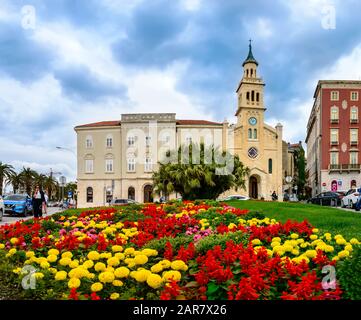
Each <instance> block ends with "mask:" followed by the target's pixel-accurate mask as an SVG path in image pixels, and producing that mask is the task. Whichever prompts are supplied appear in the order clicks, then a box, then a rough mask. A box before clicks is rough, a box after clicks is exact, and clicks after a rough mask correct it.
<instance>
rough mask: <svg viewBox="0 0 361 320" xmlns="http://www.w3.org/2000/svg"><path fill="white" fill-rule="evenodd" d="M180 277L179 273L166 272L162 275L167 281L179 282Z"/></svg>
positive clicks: (173, 271)
mask: <svg viewBox="0 0 361 320" xmlns="http://www.w3.org/2000/svg"><path fill="white" fill-rule="evenodd" d="M181 277H182V275H181V273H180V272H179V271H175V270H172V271H166V272H164V273H163V278H164V279H165V280H167V281H169V280H174V281H179V280H180V279H181Z"/></svg>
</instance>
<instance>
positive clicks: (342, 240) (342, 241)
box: [336, 238, 347, 245]
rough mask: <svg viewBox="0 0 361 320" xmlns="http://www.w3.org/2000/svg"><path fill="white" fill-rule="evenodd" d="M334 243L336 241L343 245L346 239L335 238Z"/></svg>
mask: <svg viewBox="0 0 361 320" xmlns="http://www.w3.org/2000/svg"><path fill="white" fill-rule="evenodd" d="M336 243H337V244H338V245H344V244H346V243H347V241H346V240H345V239H343V238H337V239H336Z"/></svg>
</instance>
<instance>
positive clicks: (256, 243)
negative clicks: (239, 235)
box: [252, 239, 262, 246]
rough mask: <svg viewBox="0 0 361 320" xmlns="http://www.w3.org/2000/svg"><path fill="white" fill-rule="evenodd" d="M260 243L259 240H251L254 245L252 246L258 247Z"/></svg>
mask: <svg viewBox="0 0 361 320" xmlns="http://www.w3.org/2000/svg"><path fill="white" fill-rule="evenodd" d="M261 243H262V242H261V240H259V239H254V240H252V244H253V245H254V246H258V245H260V244H261Z"/></svg>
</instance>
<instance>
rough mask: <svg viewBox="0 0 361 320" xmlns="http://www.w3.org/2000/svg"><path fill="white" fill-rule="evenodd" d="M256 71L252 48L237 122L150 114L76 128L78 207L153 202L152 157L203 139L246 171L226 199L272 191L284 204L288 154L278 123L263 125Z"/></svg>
mask: <svg viewBox="0 0 361 320" xmlns="http://www.w3.org/2000/svg"><path fill="white" fill-rule="evenodd" d="M257 67H258V62H257V61H256V59H255V58H254V56H253V53H252V46H251V44H250V45H249V53H248V56H247V58H246V60H245V61H244V62H243V76H242V79H241V81H240V83H239V85H238V86H237V90H236V93H237V110H236V113H235V116H236V117H237V122H236V123H235V124H231V125H230V124H229V123H228V122H227V121H224V122H211V121H207V120H179V119H177V118H176V115H175V114H170V113H169V114H165V113H148V114H123V115H121V119H119V120H114V121H102V122H96V123H90V124H85V125H80V126H77V127H75V131H76V133H77V163H78V171H77V172H78V173H77V177H78V207H95V206H103V205H105V204H106V203H107V202H108V201H110V200H112V199H114V198H130V199H134V200H136V201H138V202H149V201H153V200H157V198H156V197H155V195H153V194H152V172H153V171H155V170H157V167H158V163H157V157H156V155H157V154H158V153H159V152H160V150H161V148H163V149H164V147H165V146H166V147H167V148H168V147H171V148H173V149H174V150H175V149H176V148H178V147H179V146H180V145H182V144H190V143H200V142H205V141H208V143H211V144H214V145H216V146H218V147H220V148H222V149H224V150H225V149H227V150H229V151H230V152H231V153H234V154H237V155H239V157H240V160H241V161H242V162H243V163H244V165H245V166H247V167H248V168H249V169H250V174H249V176H248V177H247V182H246V190H238V191H235V190H229V191H228V192H227V193H225V194H224V195H227V194H242V195H247V196H249V197H250V198H253V199H265V200H271V194H272V192H273V191H275V192H276V194H277V195H278V199H279V200H280V201H282V194H283V190H282V185H283V182H284V175H285V174H284V168H286V166H287V164H286V163H285V161H284V160H283V159H285V158H286V159H287V157H283V155H284V154H283V153H285V152H287V150H286V149H285V148H284V145H285V143H283V141H282V125H281V124H278V125H277V126H276V127H275V128H274V127H272V126H270V125H267V124H266V123H265V122H264V119H265V111H266V108H265V106H264V86H265V84H264V82H263V81H262V78H260V77H259V75H258V70H257ZM154 124H156V126H154ZM152 128H153V129H152ZM170 143H171V144H170ZM286 145H287V144H286ZM178 196H179V195H178ZM175 197H177V195H172V196H171V197H170V198H175Z"/></svg>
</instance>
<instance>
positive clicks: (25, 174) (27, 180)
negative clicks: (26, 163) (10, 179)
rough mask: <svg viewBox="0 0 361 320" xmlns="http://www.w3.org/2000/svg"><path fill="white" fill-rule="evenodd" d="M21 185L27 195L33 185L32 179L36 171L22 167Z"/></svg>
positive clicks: (33, 179) (29, 193)
mask: <svg viewBox="0 0 361 320" xmlns="http://www.w3.org/2000/svg"><path fill="white" fill-rule="evenodd" d="M20 175H21V181H22V185H23V186H24V188H25V191H26V193H27V194H28V195H31V190H32V188H33V186H34V181H35V178H36V176H37V175H38V174H37V172H36V171H34V170H32V169H30V168H25V167H23V170H22V171H21V172H20Z"/></svg>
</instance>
